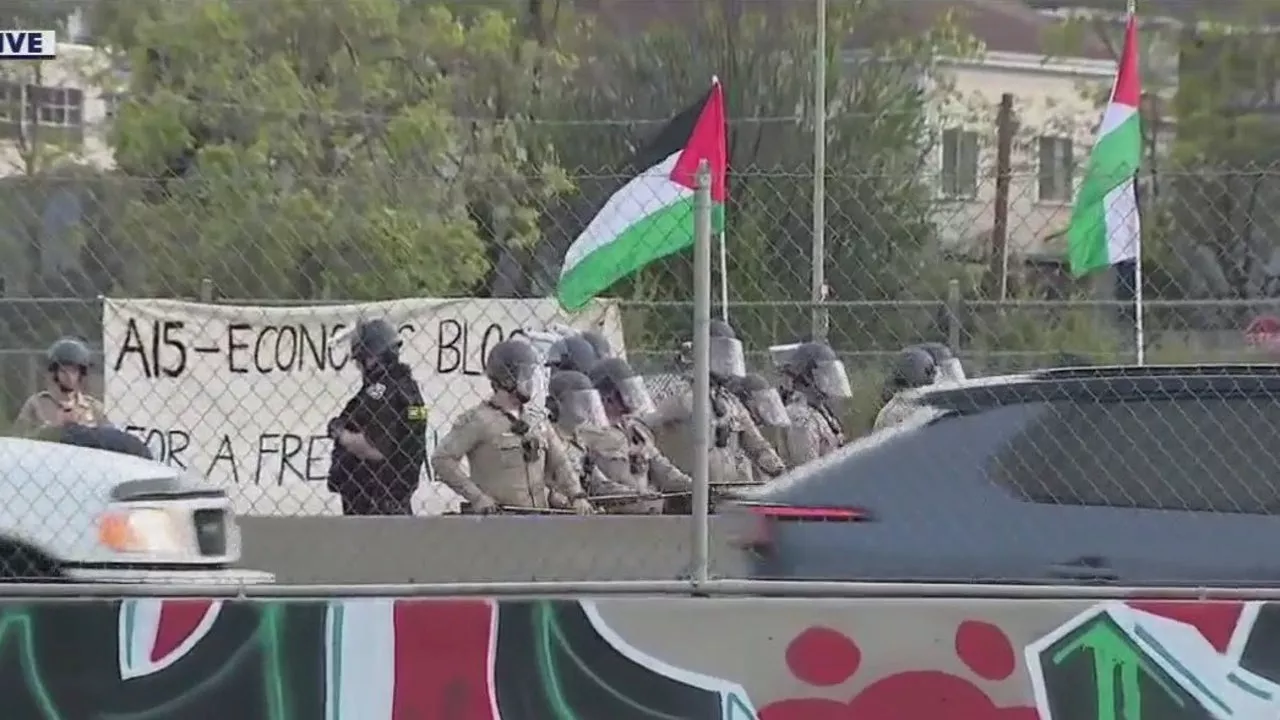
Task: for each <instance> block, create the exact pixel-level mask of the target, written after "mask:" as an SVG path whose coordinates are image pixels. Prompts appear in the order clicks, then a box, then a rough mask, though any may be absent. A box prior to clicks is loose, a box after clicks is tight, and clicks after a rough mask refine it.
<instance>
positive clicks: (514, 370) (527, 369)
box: [510, 364, 546, 402]
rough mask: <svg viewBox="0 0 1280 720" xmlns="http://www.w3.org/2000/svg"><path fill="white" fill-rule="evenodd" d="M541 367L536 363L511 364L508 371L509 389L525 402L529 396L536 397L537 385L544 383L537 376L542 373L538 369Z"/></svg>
mask: <svg viewBox="0 0 1280 720" xmlns="http://www.w3.org/2000/svg"><path fill="white" fill-rule="evenodd" d="M541 369H542V368H540V367H538V366H537V365H525V364H520V365H513V366H512V367H511V371H510V372H511V376H510V377H511V391H512V392H514V393H515V394H516V396H517V397H519V398H520V399H521V400H524V401H525V402H528V401H529V399H530V398H534V397H538V396H539V395H538V390H539V386H540V385H545V384H546V383H540V382H539V376H540V375H542V373H540V372H538V371H539V370H541ZM544 392H545V391H544Z"/></svg>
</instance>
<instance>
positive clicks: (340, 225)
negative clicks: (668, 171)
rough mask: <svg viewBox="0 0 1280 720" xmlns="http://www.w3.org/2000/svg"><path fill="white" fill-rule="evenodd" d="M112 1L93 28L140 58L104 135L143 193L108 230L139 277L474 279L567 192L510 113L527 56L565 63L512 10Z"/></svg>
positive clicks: (293, 289)
mask: <svg viewBox="0 0 1280 720" xmlns="http://www.w3.org/2000/svg"><path fill="white" fill-rule="evenodd" d="M121 12H122V11H119V10H117V12H116V14H115V16H114V17H110V18H105V19H100V20H101V21H100V23H99V27H100V28H102V30H101V32H102V33H103V34H104V40H105V41H106V43H107V44H109V45H111V46H112V47H116V48H121V49H122V50H124V51H125V53H126V54H127V60H128V63H129V65H130V67H131V68H132V69H133V72H132V76H131V87H130V88H129V96H128V100H127V101H126V102H124V103H123V104H122V105H121V107H120V111H119V115H118V119H117V121H116V123H115V127H114V128H113V133H112V141H113V144H114V147H115V152H116V160H117V163H118V165H119V167H120V168H121V169H122V170H123V171H124V172H125V173H127V174H128V175H129V176H131V177H132V178H134V180H133V182H134V184H135V185H136V188H137V195H136V198H135V199H133V200H131V201H129V202H127V203H126V204H125V206H124V207H123V208H122V210H121V213H120V216H119V218H118V222H117V223H115V225H116V232H117V233H118V235H119V238H120V241H121V242H127V243H128V245H129V247H130V250H131V252H132V253H133V256H134V257H135V258H136V260H137V263H138V264H139V265H140V266H141V272H139V273H138V275H137V278H136V279H135V280H134V281H133V282H135V283H137V288H136V289H138V290H141V291H152V292H157V293H164V294H169V293H176V294H180V295H190V294H193V293H195V292H196V291H197V289H198V287H199V284H200V282H201V280H202V279H204V278H209V279H212V280H213V281H214V282H215V283H216V285H217V287H218V289H219V290H220V291H221V292H222V293H223V294H225V295H229V296H233V297H242V298H244V297H259V298H283V299H292V298H312V297H317V296H320V295H322V294H326V293H328V294H332V295H333V296H335V297H343V298H373V297H397V296H405V295H414V294H431V295H447V294H460V293H468V292H484V291H485V287H486V284H487V283H488V282H489V281H490V280H491V273H492V268H493V259H494V257H495V256H496V255H497V253H498V252H499V251H500V250H501V249H502V248H506V247H522V246H525V245H527V244H529V243H531V242H533V241H535V240H536V239H537V237H538V230H539V229H538V226H537V210H538V208H539V207H540V206H541V205H542V204H544V203H545V202H546V201H547V200H548V199H549V198H550V197H552V196H554V195H555V194H556V193H558V192H560V191H561V190H562V189H563V188H564V183H563V179H562V176H561V173H559V172H558V169H557V168H556V166H555V164H554V162H553V157H552V156H551V155H549V154H547V153H543V152H539V151H537V149H535V148H531V147H530V146H529V144H528V143H527V142H526V141H525V136H526V133H525V132H524V128H523V121H522V117H523V116H524V114H525V112H524V104H525V103H527V102H528V101H529V98H530V93H529V92H528V90H527V89H528V88H531V87H533V86H534V82H533V79H534V78H533V77H532V68H537V69H538V71H539V72H540V73H542V75H543V77H544V78H545V77H552V78H554V76H555V74H556V73H558V72H560V69H561V68H562V67H563V66H564V65H565V60H564V59H563V58H560V57H559V56H554V55H551V54H549V53H543V52H542V51H541V50H540V49H538V48H536V47H530V46H529V43H527V42H526V41H525V40H524V39H523V37H522V35H521V33H520V31H519V26H518V22H517V20H516V19H515V18H512V17H508V16H505V15H503V14H500V13H499V12H496V11H484V12H477V13H473V14H472V15H471V16H469V17H468V18H466V21H465V22H464V21H463V19H461V18H460V17H459V16H457V15H455V14H454V13H452V12H450V11H449V10H448V9H447V8H446V7H444V6H442V5H438V4H431V3H421V2H419V3H402V2H397V0H260V1H259V2H255V3H245V2H240V1H238V0H194V1H191V2H167V1H165V0H153V1H152V2H150V3H149V4H148V3H145V2H140V3H138V4H137V5H136V6H133V7H131V8H130V10H129V11H128V14H127V15H122V14H121ZM518 60H523V61H524V62H518ZM545 82H546V81H545V80H544V83H545Z"/></svg>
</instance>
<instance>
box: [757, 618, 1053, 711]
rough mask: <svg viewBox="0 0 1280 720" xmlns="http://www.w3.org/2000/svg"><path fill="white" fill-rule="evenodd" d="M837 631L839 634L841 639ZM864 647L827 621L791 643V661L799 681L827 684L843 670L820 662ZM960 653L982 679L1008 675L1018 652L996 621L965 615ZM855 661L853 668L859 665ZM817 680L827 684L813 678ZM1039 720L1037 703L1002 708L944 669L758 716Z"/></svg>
mask: <svg viewBox="0 0 1280 720" xmlns="http://www.w3.org/2000/svg"><path fill="white" fill-rule="evenodd" d="M836 636H838V640H837V637H836ZM841 647H845V648H852V649H853V650H855V651H857V650H858V646H857V643H855V642H854V641H853V640H852V639H850V638H848V637H847V636H845V635H844V634H842V633H840V632H838V631H836V630H832V629H830V628H823V627H810V628H806V629H805V630H804V631H803V632H801V633H800V634H799V635H797V636H796V637H795V638H793V639H792V641H791V642H790V643H789V644H788V645H787V667H788V668H790V669H791V672H792V674H793V675H795V677H796V679H798V680H800V681H801V682H804V683H806V684H809V685H816V686H823V687H829V686H831V685H837V684H840V683H842V682H845V681H847V680H849V679H850V677H852V672H850V673H848V674H843V675H842V678H843V679H841V680H837V681H835V682H831V680H833V679H834V678H835V677H836V675H837V673H836V672H834V671H833V670H831V669H830V668H827V667H823V666H821V665H819V660H822V659H824V658H826V657H829V656H831V655H832V654H833V653H835V652H844V651H842V650H836V648H841ZM955 651H956V655H957V656H958V657H959V658H960V660H961V661H962V662H964V664H965V665H966V666H967V667H969V669H971V670H972V671H973V672H974V673H975V674H976V675H978V676H979V677H983V678H987V679H989V680H1004V679H1007V678H1009V677H1010V676H1012V675H1013V672H1014V669H1015V668H1016V667H1017V655H1016V653H1014V650H1013V645H1012V644H1011V643H1010V642H1009V638H1008V636H1007V635H1005V634H1004V632H1003V631H1002V630H1000V628H998V627H996V626H994V625H991V624H990V623H984V622H978V621H965V622H963V623H961V624H960V627H959V628H957V630H956V637H955ZM860 656H861V652H858V656H857V657H858V661H857V662H854V663H853V668H854V671H856V669H857V666H858V665H859V664H860V660H861V657H860ZM814 679H817V680H820V681H822V682H814ZM941 717H945V718H947V719H948V720H1037V719H1038V717H1039V715H1038V714H1037V713H1036V710H1035V708H1034V707H1027V706H1017V707H1007V708H1001V707H997V706H996V704H995V703H994V702H992V701H991V698H989V697H987V695H986V693H984V692H983V691H982V690H981V689H980V688H978V687H977V686H976V685H974V684H973V683H972V682H971V681H969V680H966V679H964V678H961V677H957V676H955V675H952V674H950V673H946V672H941V671H938V670H925V669H920V670H908V671H905V672H900V673H896V674H893V675H889V676H887V677H882V678H880V679H878V680H875V681H874V682H872V683H871V684H870V685H867V686H866V687H865V688H863V689H862V691H861V692H859V693H858V694H857V695H855V696H854V697H853V698H852V699H851V700H849V701H848V702H842V701H839V700H830V699H826V698H788V699H786V700H778V701H775V702H772V703H769V704H768V705H766V706H765V707H763V708H761V709H760V720H918V719H919V718H941Z"/></svg>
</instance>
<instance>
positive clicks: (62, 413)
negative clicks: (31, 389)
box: [15, 390, 109, 432]
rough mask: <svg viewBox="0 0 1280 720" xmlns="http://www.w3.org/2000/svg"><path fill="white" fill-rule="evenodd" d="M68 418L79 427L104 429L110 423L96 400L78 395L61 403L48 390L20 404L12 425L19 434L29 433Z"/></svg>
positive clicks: (72, 394) (105, 412)
mask: <svg viewBox="0 0 1280 720" xmlns="http://www.w3.org/2000/svg"><path fill="white" fill-rule="evenodd" d="M68 410H69V411H70V412H69V413H68V412H67V411H68ZM68 415H69V416H70V417H69V419H70V420H71V421H72V422H76V423H79V424H81V425H106V424H108V422H109V421H108V420H107V411H106V408H104V407H103V406H102V403H101V402H99V401H98V400H97V399H96V398H93V397H90V396H89V395H86V394H84V393H79V392H77V393H71V394H70V395H69V396H68V397H67V398H66V399H65V400H63V399H59V397H58V396H57V395H55V394H54V393H52V392H50V391H48V390H42V391H40V392H38V393H36V394H35V395H32V396H31V397H29V398H27V401H26V402H25V403H23V404H22V409H21V410H19V411H18V419H17V422H16V423H15V424H16V426H17V428H18V429H19V431H20V432H30V431H34V430H39V429H40V428H42V427H46V426H50V425H61V424H62V423H63V422H65V421H66V420H68Z"/></svg>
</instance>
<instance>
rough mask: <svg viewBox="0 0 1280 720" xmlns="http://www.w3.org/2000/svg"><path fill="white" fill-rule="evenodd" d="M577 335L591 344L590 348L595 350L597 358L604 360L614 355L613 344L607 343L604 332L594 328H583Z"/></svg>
mask: <svg viewBox="0 0 1280 720" xmlns="http://www.w3.org/2000/svg"><path fill="white" fill-rule="evenodd" d="M579 335H580V337H581V338H582V339H583V340H586V341H587V343H588V344H590V345H591V349H592V350H595V353H596V358H597V359H599V360H604V359H607V358H611V357H614V352H613V345H611V344H610V343H609V339H608V338H606V337H605V336H604V333H602V332H600V331H599V330H596V329H588V330H583V331H582V332H581V333H579Z"/></svg>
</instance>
